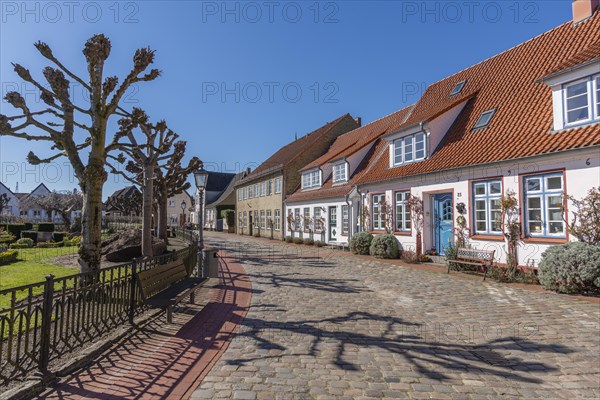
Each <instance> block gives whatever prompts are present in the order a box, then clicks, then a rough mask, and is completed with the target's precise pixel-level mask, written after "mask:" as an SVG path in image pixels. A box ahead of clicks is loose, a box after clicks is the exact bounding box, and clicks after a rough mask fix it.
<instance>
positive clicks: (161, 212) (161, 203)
mask: <svg viewBox="0 0 600 400" xmlns="http://www.w3.org/2000/svg"><path fill="white" fill-rule="evenodd" d="M168 201H169V198H168V197H167V188H166V187H163V188H161V190H160V198H159V199H158V237H159V239H161V240H164V242H165V243H168V238H167V225H168V216H167V203H168Z"/></svg>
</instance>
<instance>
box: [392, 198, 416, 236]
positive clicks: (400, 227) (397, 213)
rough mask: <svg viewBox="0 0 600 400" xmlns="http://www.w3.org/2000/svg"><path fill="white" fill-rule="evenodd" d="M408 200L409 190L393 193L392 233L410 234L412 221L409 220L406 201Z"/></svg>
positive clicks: (408, 209) (408, 208)
mask: <svg viewBox="0 0 600 400" xmlns="http://www.w3.org/2000/svg"><path fill="white" fill-rule="evenodd" d="M398 195H400V200H399V199H398ZM409 198H410V190H398V191H396V192H394V231H395V232H411V229H412V220H411V218H410V207H409V206H408V205H407V204H406V201H407V200H408V199H409Z"/></svg>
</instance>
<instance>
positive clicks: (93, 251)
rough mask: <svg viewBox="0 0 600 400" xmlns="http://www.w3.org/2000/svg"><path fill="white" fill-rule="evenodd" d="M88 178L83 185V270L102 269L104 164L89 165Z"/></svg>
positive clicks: (81, 249) (81, 250)
mask: <svg viewBox="0 0 600 400" xmlns="http://www.w3.org/2000/svg"><path fill="white" fill-rule="evenodd" d="M86 176H87V179H86V180H85V182H83V184H82V185H81V186H82V187H81V189H82V191H83V193H84V194H85V196H84V203H83V210H82V212H81V231H82V232H81V233H82V241H81V247H80V249H79V264H80V266H81V272H89V271H95V270H98V269H100V243H101V241H102V235H101V233H102V187H103V186H104V180H105V179H106V171H105V170H104V167H103V166H102V164H100V165H98V164H96V165H95V168H94V167H92V166H89V167H87V171H86Z"/></svg>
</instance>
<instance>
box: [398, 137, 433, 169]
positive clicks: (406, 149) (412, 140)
mask: <svg viewBox="0 0 600 400" xmlns="http://www.w3.org/2000/svg"><path fill="white" fill-rule="evenodd" d="M425 156H426V149H425V134H424V133H417V134H415V135H410V136H405V137H403V138H400V139H396V140H394V165H402V164H408V163H411V162H414V161H419V160H423V159H425Z"/></svg>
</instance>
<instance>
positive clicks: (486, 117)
mask: <svg viewBox="0 0 600 400" xmlns="http://www.w3.org/2000/svg"><path fill="white" fill-rule="evenodd" d="M495 113H496V109H493V110H487V111H484V112H482V113H481V115H480V116H479V118H478V119H477V122H475V126H474V127H473V129H481V128H485V127H486V126H488V125H489V123H490V121H491V119H492V117H493V116H494V114H495Z"/></svg>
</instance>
